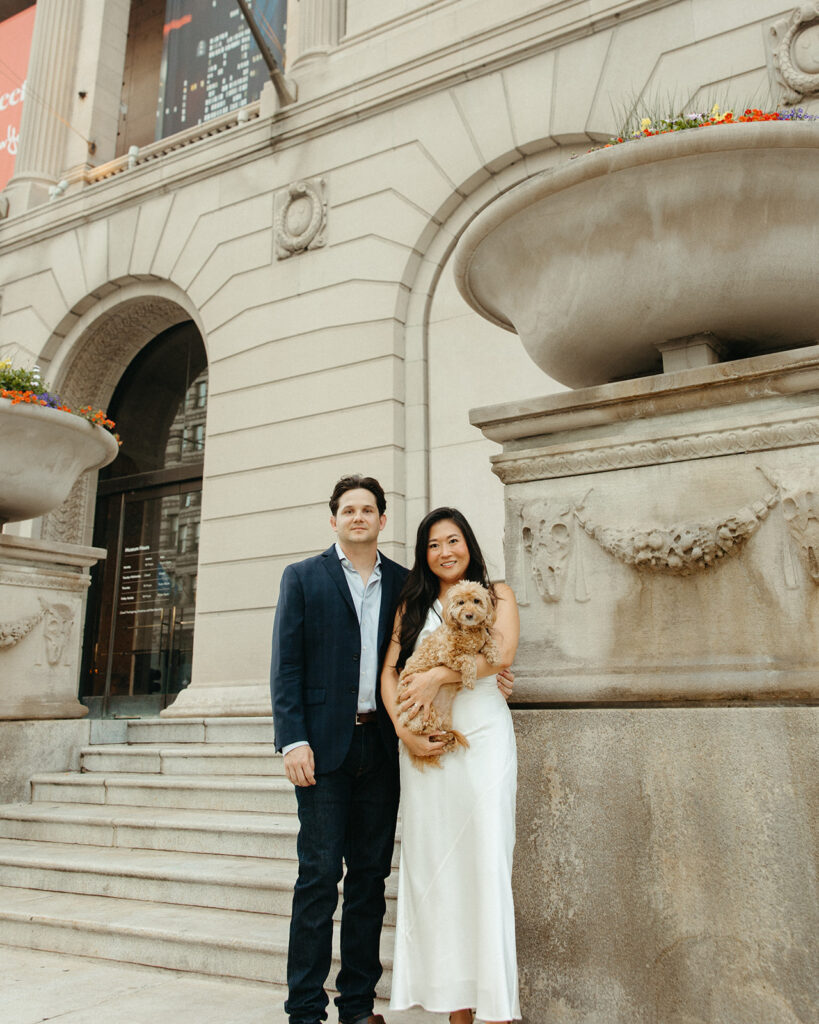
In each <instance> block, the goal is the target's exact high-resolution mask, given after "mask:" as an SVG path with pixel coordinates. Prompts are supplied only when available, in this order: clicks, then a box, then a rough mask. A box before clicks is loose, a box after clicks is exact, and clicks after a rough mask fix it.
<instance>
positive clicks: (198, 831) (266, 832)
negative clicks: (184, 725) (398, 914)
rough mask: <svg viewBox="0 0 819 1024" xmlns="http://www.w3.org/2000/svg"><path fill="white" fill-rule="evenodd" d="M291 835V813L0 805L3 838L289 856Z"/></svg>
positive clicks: (293, 855) (293, 851)
mask: <svg viewBox="0 0 819 1024" xmlns="http://www.w3.org/2000/svg"><path fill="white" fill-rule="evenodd" d="M297 834H298V818H296V816H295V815H292V814H275V813H270V814H258V813H250V812H241V811H235V812H227V811H224V810H198V809H197V810H189V809H186V808H176V807H135V806H120V805H98V804H80V803H48V802H37V803H33V804H6V805H4V806H0V838H5V839H27V840H37V841H41V842H52V843H66V844H80V845H84V846H115V847H126V848H131V849H140V850H177V851H180V852H188V853H215V854H228V855H231V856H238V857H267V858H274V859H279V860H295V859H296V836H297ZM393 863H394V864H397V863H398V839H396V848H395V852H394V854H393Z"/></svg>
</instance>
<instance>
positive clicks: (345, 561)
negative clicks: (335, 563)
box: [335, 541, 381, 572]
mask: <svg viewBox="0 0 819 1024" xmlns="http://www.w3.org/2000/svg"><path fill="white" fill-rule="evenodd" d="M335 549H336V554H337V555H338V560H339V562H341V564H342V565H343V566H344V568H345V569H352V570H353V572H356V571H357V570H356V568H355V566H354V565H353V563H352V562H351V561H350V559H349V558H348V557H347V556H346V555H345V554H344V552H343V551H342V550H341V545H340V544H339V542H338V541H336V543H335ZM380 566H381V552H380V551H379V550H378V548H376V551H375V568H376V569H378V568H380Z"/></svg>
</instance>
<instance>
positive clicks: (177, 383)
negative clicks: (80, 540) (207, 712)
mask: <svg viewBox="0 0 819 1024" xmlns="http://www.w3.org/2000/svg"><path fill="white" fill-rule="evenodd" d="M207 394H208V367H207V358H206V354H205V348H204V345H203V343H202V338H201V336H200V334H199V332H198V331H197V329H196V327H195V325H194V324H193V323H192V322H190V321H186V322H184V323H181V324H177V325H176V326H175V327H172V328H169V329H168V330H167V331H165V332H164V333H163V334H161V335H159V336H158V337H156V338H154V340H153V341H152V342H150V343H149V344H148V345H147V346H146V347H145V348H144V349H143V350H142V351H141V352H140V353H139V354H138V356H137V357H136V358H135V359H134V360H133V362H132V363H131V365H130V366H129V367H128V369H127V370H126V372H125V373H124V375H123V377H122V380H121V381H120V383H119V384H118V386H117V389H116V391H115V392H114V395H113V398H112V401H111V403H110V404H109V406H108V408H109V411H110V412H111V414H112V417H113V418H114V419H115V420H116V422H117V429H118V431H119V432H120V434H121V435H122V438H123V444H122V447H121V448H120V453H119V455H118V456H117V458H116V459H115V460H114V462H113V463H111V464H110V465H109V466H106V467H105V468H104V469H103V470H102V471H101V472H100V477H99V482H98V485H97V512H96V517H95V520H94V543H95V544H96V545H97V546H99V547H102V548H105V550H106V551H107V556H106V559H105V561H104V562H103V563H101V564H98V565H97V566H95V567H94V569H93V570H92V583H91V589H90V591H89V595H88V613H87V616H86V629H85V648H84V654H83V671H82V684H81V688H80V700H82V701H83V702H84V703H85V704H87V705H88V707H89V709H90V711H91V715H92V716H94V717H96V716H99V715H103V716H105V715H128V716H146V715H156V714H158V713H159V712H160V711H161V710H162V708H164V707H166V706H167V705H168V704H170V703H172V701H173V698H174V696H175V694H177V693H179V691H180V690H182V689H184V688H185V687H186V686H187V685H188V683H190V681H191V661H192V652H193V617H194V608H195V606H196V567H197V561H198V555H199V519H200V510H201V499H202V474H203V469H204V454H205V421H206V413H207Z"/></svg>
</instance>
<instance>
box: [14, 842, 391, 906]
mask: <svg viewBox="0 0 819 1024" xmlns="http://www.w3.org/2000/svg"><path fill="white" fill-rule="evenodd" d="M296 874H297V865H296V863H295V862H294V861H280V860H273V859H271V858H262V857H234V856H226V855H222V856H218V855H214V854H190V853H178V852H173V851H167V850H162V851H154V850H135V849H127V848H117V847H95V846H75V845H68V844H63V843H46V842H36V841H30V840H23V839H0V878H2V880H3V884H4V885H7V886H11V887H14V888H24V889H42V890H45V891H47V892H63V893H76V894H83V895H91V896H113V897H115V898H117V899H131V900H148V901H151V902H156V903H173V904H182V905H186V906H196V907H211V908H214V909H222V910H243V911H248V912H251V913H260V914H275V915H278V916H281V917H288V916H289V914H290V906H291V901H292V895H293V884H294V882H295V880H296ZM397 888H398V877H397V874H394V875H393V877H391V878H390V879H388V880H387V914H386V917H385V921H386V923H387V924H394V922H395V897H396V894H397ZM339 917H340V904H339V907H338V908H337V909H336V918H337V919H338V918H339Z"/></svg>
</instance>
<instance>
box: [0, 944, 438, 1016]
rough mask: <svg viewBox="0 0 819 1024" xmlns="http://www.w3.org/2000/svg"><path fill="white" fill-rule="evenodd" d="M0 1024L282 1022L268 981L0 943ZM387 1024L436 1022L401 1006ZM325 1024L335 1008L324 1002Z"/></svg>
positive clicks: (278, 999) (278, 996)
mask: <svg viewBox="0 0 819 1024" xmlns="http://www.w3.org/2000/svg"><path fill="white" fill-rule="evenodd" d="M0 965H1V966H2V974H3V985H2V993H1V994H0V1021H2V1024H43V1022H45V1021H49V1022H56V1024H102V1022H104V1024H287V1017H286V1016H285V1013H284V1010H283V1009H282V1003H283V1001H284V990H283V989H282V988H280V987H279V986H276V985H265V984H262V983H255V982H246V981H232V980H229V979H221V978H210V977H206V976H204V975H201V974H186V973H183V972H180V971H169V970H162V969H160V968H155V967H140V966H137V965H135V964H124V963H119V962H117V961H114V960H91V959H89V958H87V957H78V956H69V955H67V954H63V953H43V952H40V951H38V950H32V949H21V948H18V947H16V946H0ZM376 1009H377V1012H379V1013H384V1014H385V1016H386V1017H387V1022H388V1024H444V1022H445V1021H446V1017H445V1016H441V1015H439V1014H434V1013H425V1012H424V1011H422V1010H408V1011H406V1012H405V1013H389V1014H387V1010H386V1006H385V1005H383V1004H382V1005H379V1006H378V1007H377V1008H376ZM329 1014H330V1017H329V1021H330V1024H334V1022H335V1019H336V1017H335V1007H334V1006H333V1004H332V1002H331V1003H330V1007H329Z"/></svg>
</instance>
